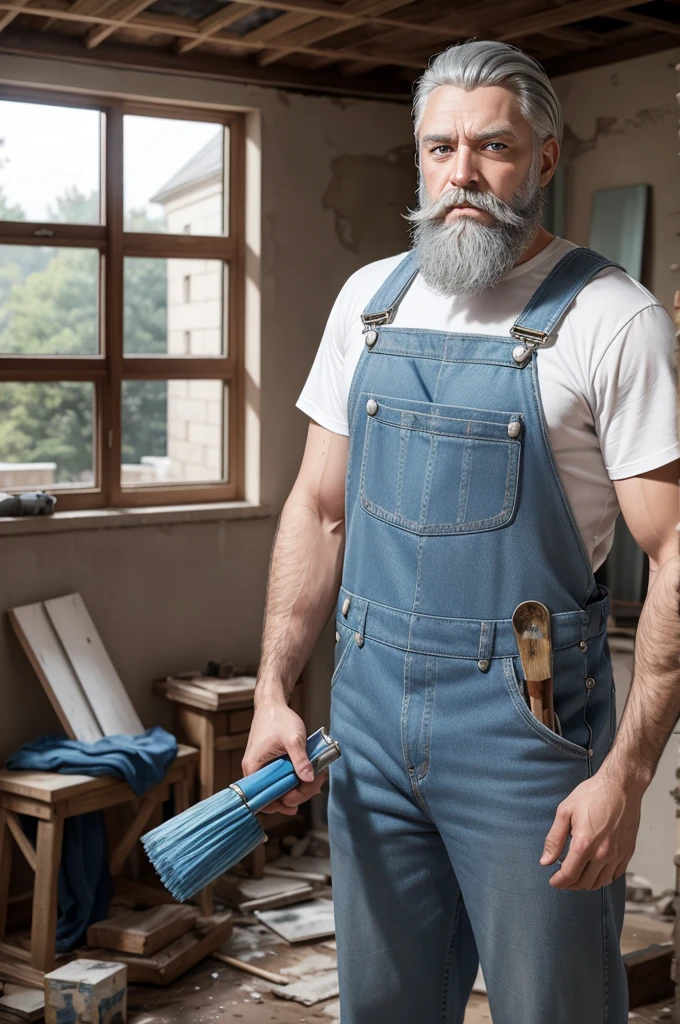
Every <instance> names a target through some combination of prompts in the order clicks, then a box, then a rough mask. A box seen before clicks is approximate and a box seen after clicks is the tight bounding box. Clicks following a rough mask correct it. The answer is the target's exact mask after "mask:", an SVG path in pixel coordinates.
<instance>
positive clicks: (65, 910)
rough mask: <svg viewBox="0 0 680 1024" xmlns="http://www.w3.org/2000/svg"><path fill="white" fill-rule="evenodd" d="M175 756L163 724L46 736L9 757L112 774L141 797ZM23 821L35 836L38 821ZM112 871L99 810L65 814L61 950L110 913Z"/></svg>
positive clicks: (53, 768)
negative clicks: (98, 735) (120, 732)
mask: <svg viewBox="0 0 680 1024" xmlns="http://www.w3.org/2000/svg"><path fill="white" fill-rule="evenodd" d="M176 756H177V741H176V739H175V737H174V736H172V735H171V734H170V733H169V732H166V731H165V729H161V728H160V727H159V726H154V727H153V728H151V729H147V730H146V732H145V733H142V734H141V735H139V736H104V737H103V738H102V739H100V740H96V741H95V742H94V743H84V742H82V741H81V740H71V739H68V737H67V736H61V735H53V736H42V737H41V738H40V739H38V740H35V741H34V742H32V743H27V744H25V746H23V747H21V748H20V749H19V750H17V751H16V752H15V753H14V754H12V755H11V756H10V757H9V758H8V760H7V767H8V768H12V769H14V770H16V771H41V772H61V773H62V774H65V775H97V776H99V775H112V776H113V777H114V778H118V779H123V780H124V781H125V782H127V784H128V785H129V786H130V788H131V789H132V790H133V791H134V792H135V793H136V794H137V796H142V795H143V794H144V793H146V791H147V790H149V789H151V788H152V787H153V786H156V785H158V784H159V783H160V782H162V781H163V779H164V777H165V773H166V771H167V770H168V768H169V767H170V765H171V764H172V762H173V760H174V759H175V757H176ZM22 826H23V828H24V831H25V832H26V834H27V835H28V836H29V838H30V839H32V840H33V841H35V837H36V832H37V821H36V819H35V818H30V817H27V816H22ZM111 888H112V887H111V876H110V873H109V859H108V851H107V844H106V833H105V829H104V817H103V815H102V813H101V811H93V812H92V813H90V814H81V815H77V816H76V817H73V818H67V819H66V821H65V822H64V840H63V846H62V855H61V865H60V867H59V885H58V902H59V917H58V921H57V945H56V948H57V952H58V953H64V952H68V951H69V950H71V949H75V948H76V947H77V946H79V945H80V944H81V943H82V942H83V941H84V939H85V933H86V931H87V927H88V925H89V924H92V922H93V921H100V920H101V919H102V918H104V917H106V913H107V910H108V907H109V902H110V899H111Z"/></svg>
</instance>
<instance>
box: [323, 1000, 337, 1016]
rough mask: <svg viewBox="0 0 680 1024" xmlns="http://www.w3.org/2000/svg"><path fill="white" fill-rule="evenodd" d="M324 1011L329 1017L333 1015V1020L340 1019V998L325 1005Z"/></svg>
mask: <svg viewBox="0 0 680 1024" xmlns="http://www.w3.org/2000/svg"><path fill="white" fill-rule="evenodd" d="M321 1012H322V1013H325V1014H326V1015H327V1016H328V1017H332V1018H333V1020H340V1000H339V999H334V1000H333V1002H332V1003H329V1004H328V1006H324V1008H323V1010H322V1011H321Z"/></svg>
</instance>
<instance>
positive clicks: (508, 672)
mask: <svg viewBox="0 0 680 1024" xmlns="http://www.w3.org/2000/svg"><path fill="white" fill-rule="evenodd" d="M511 662H512V658H503V675H504V676H505V681H506V684H507V687H508V690H509V694H510V699H511V700H512V702H513V703H514V704H515V707H516V708H517V712H518V714H519V715H520V717H521V718H522V720H523V721H524V722H526V724H527V725H528V726H529V728H530V729H533V731H534V732H535V733H536V735H537V736H540V738H541V739H542V740H545V742H546V743H549V744H550V745H551V746H553V747H554V748H555V750H559V751H560V753H562V754H568V755H569V757H573V758H574V759H575V760H576V761H581V762H584V761H586V760H590V759H589V758H588V752H587V751H586V750H584V751H583V753H582V754H580V753H578V751H576V750H571V749H570V748H569V747H568V746H567V745H566V743H565V744H564V745H562V744H561V743H557V742H556V741H555V740H553V739H551V737H550V732H549V731H548V730H547V729H546V732H543V730H542V729H539V728H538V725H537V724H536V725H535V724H534V723H535V722H536V719H535V718H534V717H533V715H532V714H531V712H530V711H529V710H528V709H527V716H526V717H525V716H524V714H523V712H522V706H524V707H526V705H525V704H524V702H523V699H522V696H521V694H520V692H519V690H518V689H517V683H516V682H515V673H514V668H513V667H512V666H511ZM515 694H516V695H517V696H515ZM589 774H590V773H589Z"/></svg>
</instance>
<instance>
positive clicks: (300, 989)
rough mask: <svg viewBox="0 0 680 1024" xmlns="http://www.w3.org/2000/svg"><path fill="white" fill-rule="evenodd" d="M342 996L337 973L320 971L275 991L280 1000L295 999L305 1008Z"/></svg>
mask: <svg viewBox="0 0 680 1024" xmlns="http://www.w3.org/2000/svg"><path fill="white" fill-rule="evenodd" d="M339 994H340V989H339V988H338V972H337V971H319V972H318V973H315V974H310V975H306V976H305V977H303V978H299V979H298V980H297V981H295V982H293V983H292V984H291V985H286V986H283V985H281V986H280V987H278V988H275V989H274V995H275V996H278V997H279V998H280V999H294V1000H295V1001H296V1002H297V1003H302V1005H303V1006H313V1005H314V1003H320V1002H321V1001H322V1000H324V999H333V998H334V997H335V996H337V995H339Z"/></svg>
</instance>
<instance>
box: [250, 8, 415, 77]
mask: <svg viewBox="0 0 680 1024" xmlns="http://www.w3.org/2000/svg"><path fill="white" fill-rule="evenodd" d="M413 2H414V0H349V3H346V4H345V5H344V7H345V9H346V10H350V9H351V10H352V11H356V13H357V14H364V13H370V14H373V15H375V14H383V13H389V12H390V11H393V10H396V9H397V8H399V7H405V6H407V5H409V4H412V3H413ZM361 24H363V22H362V21H361V20H359V19H357V20H356V21H350V22H345V23H340V22H337V21H332V20H331V19H330V18H319V19H316V20H315V21H314V22H313V23H312V24H311V25H306V26H304V27H302V28H298V29H296V30H293V31H292V32H287V33H286V34H285V35H283V36H279V37H277V39H276V44H277V46H289V47H290V49H288V50H283V51H281V50H267V51H266V52H265V53H264V54H263V55H262V57H260V59H259V62H258V63H259V64H261V65H262V67H265V66H266V65H267V64H273V63H274V61H277V60H281V58H282V57H285V56H286V55H287V54H288V53H293V52H294V51H295V50H296V49H297V47H298V46H300V45H302V46H306V45H309V44H310V43H318V42H320V41H321V40H322V39H328V38H330V37H331V36H334V35H336V34H337V33H339V32H346V31H347V30H348V29H351V28H356V27H358V26H360V25H361Z"/></svg>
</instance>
